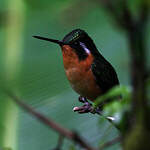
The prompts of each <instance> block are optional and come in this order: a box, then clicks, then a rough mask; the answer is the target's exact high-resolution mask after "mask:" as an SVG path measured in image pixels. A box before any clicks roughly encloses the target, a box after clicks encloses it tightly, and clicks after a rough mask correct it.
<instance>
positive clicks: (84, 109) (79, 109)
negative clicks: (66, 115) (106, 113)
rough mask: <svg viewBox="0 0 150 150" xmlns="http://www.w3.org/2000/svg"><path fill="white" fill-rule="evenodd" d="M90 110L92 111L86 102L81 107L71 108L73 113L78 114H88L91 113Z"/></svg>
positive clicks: (89, 104)
mask: <svg viewBox="0 0 150 150" xmlns="http://www.w3.org/2000/svg"><path fill="white" fill-rule="evenodd" d="M92 110H93V107H92V104H91V103H89V102H86V103H85V104H84V105H83V106H80V107H74V108H73V111H74V112H78V113H80V114H82V113H89V112H92Z"/></svg>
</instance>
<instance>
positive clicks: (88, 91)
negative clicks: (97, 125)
mask: <svg viewBox="0 0 150 150" xmlns="http://www.w3.org/2000/svg"><path fill="white" fill-rule="evenodd" d="M62 53H63V63H64V68H65V72H66V75H67V78H68V80H69V82H70V84H71V86H72V88H73V89H74V90H75V91H76V92H77V93H78V94H80V95H81V96H84V97H86V98H88V99H89V100H92V101H94V100H95V99H96V97H98V96H99V95H101V93H102V92H101V90H100V88H99V86H98V85H97V84H96V81H95V77H94V75H93V73H92V70H91V64H92V62H93V59H94V58H93V56H92V55H91V53H89V54H88V56H87V58H86V59H85V60H81V61H80V60H79V59H78V56H77V54H76V53H75V51H74V50H73V49H72V48H71V47H70V46H69V45H63V46H62Z"/></svg>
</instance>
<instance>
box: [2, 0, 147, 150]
mask: <svg viewBox="0 0 150 150" xmlns="http://www.w3.org/2000/svg"><path fill="white" fill-rule="evenodd" d="M76 28H81V29H84V30H85V31H87V32H88V34H89V35H90V36H91V37H92V38H93V40H94V41H95V43H96V45H97V47H98V49H99V50H100V52H101V53H102V54H103V56H104V57H106V59H108V60H109V61H110V62H111V63H112V65H113V66H114V67H115V69H116V71H117V73H118V77H119V80H120V82H121V84H125V85H128V84H129V61H128V60H129V56H128V46H127V40H126V35H125V33H124V32H123V31H121V29H120V28H118V26H116V24H115V23H114V22H113V21H112V18H111V17H110V14H108V13H106V12H105V11H104V10H103V8H102V6H100V4H99V3H96V2H93V1H90V0H86V1H79V0H76V1H73V0H62V1H59V0H45V1H37V0H28V1H27V0H1V1H0V68H1V69H0V82H1V85H5V86H7V87H9V88H11V89H13V90H14V91H15V93H16V94H17V95H19V96H20V97H21V98H22V99H23V100H25V101H26V102H27V103H28V104H31V105H32V106H33V107H34V108H36V109H37V110H39V111H40V112H42V113H43V114H45V115H46V116H50V117H51V118H53V119H54V120H55V121H57V122H58V123H60V124H62V125H63V126H64V127H66V128H69V129H73V130H77V131H78V132H79V133H80V134H81V135H82V136H83V137H84V138H85V139H86V140H87V141H88V142H89V143H90V144H92V145H95V146H97V145H99V144H102V143H104V142H105V141H108V140H111V139H113V138H114V137H116V136H117V135H118V134H119V132H118V131H117V129H115V128H114V127H113V126H112V125H111V124H110V123H109V122H108V121H106V120H104V119H103V118H101V117H100V118H99V116H97V115H91V114H84V115H79V114H77V113H74V112H73V111H72V108H73V107H74V106H77V105H80V104H79V102H78V95H77V94H76V93H75V92H74V91H73V90H72V89H71V87H70V85H69V83H68V81H67V79H66V76H65V72H64V69H63V62H62V55H61V51H60V48H59V47H58V46H57V45H55V44H52V43H48V42H46V41H40V40H37V39H34V38H32V36H33V35H41V36H45V37H50V38H54V39H62V38H63V37H64V35H65V34H67V33H68V32H70V31H71V30H73V29H76ZM148 33H150V31H148ZM148 35H149V34H148ZM147 38H148V39H150V36H148V37H147ZM148 47H150V44H149V45H148ZM57 139H58V135H57V133H55V132H54V131H52V130H50V129H49V128H47V127H45V126H44V125H43V124H42V123H40V122H38V121H36V120H35V119H34V118H33V117H31V116H30V115H29V114H27V113H26V112H24V111H22V110H21V109H20V108H18V107H17V106H16V105H15V104H14V103H13V102H11V101H10V100H9V98H8V97H7V96H6V95H4V94H3V93H2V92H1V94H0V148H2V149H3V148H11V149H12V150H27V149H28V150H34V149H36V150H41V149H42V150H49V149H52V148H54V147H55V145H56V143H57ZM70 145H71V143H70V142H69V141H68V140H65V141H64V145H63V149H67V148H68V147H69V146H70ZM77 149H78V147H77ZM108 149H109V150H111V149H120V148H119V145H118V144H117V145H114V146H113V147H111V148H108Z"/></svg>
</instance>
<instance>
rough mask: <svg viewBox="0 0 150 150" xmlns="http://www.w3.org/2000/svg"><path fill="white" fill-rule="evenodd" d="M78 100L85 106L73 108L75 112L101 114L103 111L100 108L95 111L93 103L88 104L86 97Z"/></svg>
mask: <svg viewBox="0 0 150 150" xmlns="http://www.w3.org/2000/svg"><path fill="white" fill-rule="evenodd" d="M78 100H79V102H81V103H84V105H83V106H80V107H74V108H73V111H74V112H78V113H80V114H81V113H92V114H95V113H97V114H101V112H102V110H101V109H100V108H99V107H98V108H96V109H94V107H93V106H92V104H91V103H89V102H88V100H87V98H86V97H83V96H80V97H79V99H78Z"/></svg>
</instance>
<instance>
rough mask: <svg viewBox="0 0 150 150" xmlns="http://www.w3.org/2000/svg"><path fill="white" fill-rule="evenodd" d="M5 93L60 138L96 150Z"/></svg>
mask: <svg viewBox="0 0 150 150" xmlns="http://www.w3.org/2000/svg"><path fill="white" fill-rule="evenodd" d="M5 93H6V94H7V95H8V96H9V97H10V98H11V99H12V100H13V101H14V102H15V103H16V104H17V105H19V106H20V107H21V108H23V109H24V110H25V111H27V112H28V113H30V114H31V115H33V116H34V117H35V118H37V119H38V120H39V121H41V122H42V123H44V124H45V125H47V126H48V127H50V128H52V129H53V130H55V131H56V132H57V133H59V134H61V135H62V136H64V137H66V138H67V139H69V140H71V141H73V142H75V143H77V144H79V145H80V146H81V147H82V148H85V149H86V150H96V149H95V148H94V147H91V146H90V145H89V144H88V143H87V142H86V141H85V140H83V139H82V138H81V137H80V135H79V134H78V133H77V132H74V131H71V130H69V129H66V128H64V127H62V126H61V125H59V124H57V123H56V122H54V121H53V120H52V119H50V118H47V117H45V116H44V115H42V114H41V113H39V112H38V111H36V110H34V109H33V108H32V107H31V106H29V105H27V104H26V103H24V102H23V101H22V100H21V99H20V98H18V97H17V96H16V95H14V94H13V93H12V92H10V91H8V90H5Z"/></svg>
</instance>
